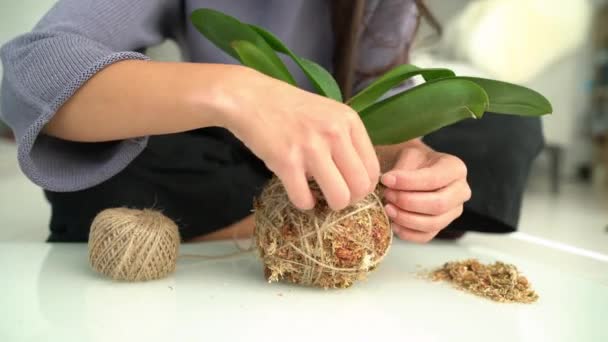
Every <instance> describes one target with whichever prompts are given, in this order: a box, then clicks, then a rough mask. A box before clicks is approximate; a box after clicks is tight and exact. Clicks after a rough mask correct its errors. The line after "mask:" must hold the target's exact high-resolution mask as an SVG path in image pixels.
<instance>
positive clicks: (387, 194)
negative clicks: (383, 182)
mask: <svg viewBox="0 0 608 342" xmlns="http://www.w3.org/2000/svg"><path fill="white" fill-rule="evenodd" d="M384 198H385V199H386V200H387V201H389V202H395V200H397V195H395V193H394V192H392V191H388V190H385V191H384Z"/></svg>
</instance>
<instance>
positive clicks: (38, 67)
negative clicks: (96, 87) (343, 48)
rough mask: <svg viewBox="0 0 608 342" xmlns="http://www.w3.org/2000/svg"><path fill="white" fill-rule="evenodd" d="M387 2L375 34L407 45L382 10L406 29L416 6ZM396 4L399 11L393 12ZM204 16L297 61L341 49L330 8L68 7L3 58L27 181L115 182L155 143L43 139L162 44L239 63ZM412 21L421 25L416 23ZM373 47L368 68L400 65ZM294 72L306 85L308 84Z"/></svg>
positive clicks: (201, 57)
mask: <svg viewBox="0 0 608 342" xmlns="http://www.w3.org/2000/svg"><path fill="white" fill-rule="evenodd" d="M379 3H381V2H380V1H378V0H370V1H369V2H368V6H369V9H368V11H369V14H370V15H368V16H367V18H366V20H367V21H368V22H369V24H371V25H372V26H376V27H382V26H384V25H390V26H391V27H390V29H389V30H387V31H389V33H390V32H395V34H399V35H400V38H402V37H401V35H402V34H403V30H404V29H403V27H399V26H398V25H394V24H395V23H394V22H392V23H391V22H390V20H386V18H383V16H382V14H383V13H382V11H380V10H378V8H382V7H384V12H385V13H386V14H390V16H391V18H393V20H400V21H401V22H403V20H404V17H403V16H397V17H396V16H395V15H394V13H395V10H397V11H398V12H400V13H402V14H403V15H406V16H410V17H412V18H411V19H413V16H415V15H416V12H415V6H414V5H413V1H409V0H406V1H403V0H397V1H385V2H382V5H381V6H379V5H378V4H379ZM391 3H394V4H396V5H394V6H388V7H387V6H385V4H388V5H390V4H391ZM395 6H396V7H395ZM200 7H211V8H215V9H218V10H221V11H224V12H226V13H229V14H232V15H234V16H236V17H238V18H240V19H241V20H243V21H247V22H252V23H255V24H257V25H261V26H264V27H267V28H268V29H270V30H271V31H273V32H275V33H277V34H278V35H279V37H280V38H281V39H284V40H285V41H286V43H287V44H288V45H289V46H291V47H293V49H294V50H295V51H296V53H298V54H301V55H303V56H305V57H307V58H310V59H312V60H315V61H317V62H318V63H320V64H321V65H324V66H326V67H328V66H329V65H330V59H331V54H332V45H333V42H332V35H331V27H330V17H329V4H328V1H327V0H290V1H284V0H248V1H225V0H183V1H179V0H60V1H58V3H57V4H56V5H55V6H54V7H53V8H52V9H51V10H50V11H49V12H48V13H47V14H46V15H45V16H44V17H43V18H42V19H41V21H40V22H39V23H38V24H37V25H36V26H35V28H34V29H33V30H32V32H29V33H26V34H24V35H22V36H19V37H17V38H15V39H14V40H12V41H10V42H8V43H7V44H6V45H5V46H3V47H2V50H1V51H0V52H1V58H2V63H3V66H4V71H5V72H4V76H3V80H2V94H1V98H2V104H1V105H2V107H1V110H0V112H1V113H2V115H3V120H4V121H5V122H7V123H8V124H9V126H10V127H11V128H12V129H13V131H14V133H15V136H16V138H17V142H18V145H19V147H18V158H19V164H20V166H21V169H22V170H23V172H24V173H25V174H26V175H27V176H28V177H29V178H30V179H31V180H32V181H33V182H35V183H36V184H38V185H40V186H41V187H43V188H45V189H48V190H53V191H75V190H80V189H85V188H88V187H92V186H94V185H96V184H99V183H101V182H103V181H104V180H107V179H108V178H110V177H112V176H113V175H115V174H117V173H118V172H120V171H121V170H122V169H124V168H125V167H126V166H127V165H128V164H129V163H130V162H131V161H132V160H133V159H135V157H137V155H138V154H139V153H140V152H141V151H142V150H143V149H144V148H145V146H146V143H147V137H140V138H136V139H129V140H124V141H117V142H111V143H76V142H68V141H64V140H60V139H56V138H53V137H49V136H46V135H44V134H40V131H41V129H42V127H44V125H45V124H46V123H47V122H48V121H49V120H50V119H51V118H52V117H53V115H54V114H55V112H56V111H57V110H58V108H60V107H61V106H62V105H63V103H65V102H66V101H67V100H68V99H69V98H70V97H71V96H72V95H73V94H74V93H75V92H76V90H78V88H79V87H81V86H82V85H83V84H84V83H85V82H86V81H87V80H88V79H89V78H91V77H92V76H93V75H94V74H95V73H97V72H99V71H100V70H101V69H103V68H104V67H106V66H108V65H110V64H112V63H115V62H117V61H121V60H128V59H139V60H147V59H148V57H147V56H146V55H145V54H143V52H144V51H145V49H146V48H147V47H149V46H151V45H155V44H158V43H160V42H162V41H163V40H164V39H175V40H176V41H177V42H178V45H179V46H180V48H181V50H182V53H183V55H184V59H186V60H188V61H195V62H207V63H234V61H233V60H231V59H230V58H229V57H227V56H225V55H224V54H223V53H222V52H221V51H220V50H218V49H217V48H215V47H214V46H212V45H210V43H208V42H207V41H206V40H205V39H204V38H203V37H202V36H201V35H200V34H199V33H198V32H197V31H195V29H194V28H193V26H192V25H191V24H190V23H189V21H188V16H189V14H190V13H191V12H192V11H193V10H194V9H196V8H200ZM372 14H373V15H372ZM394 18H397V19H394ZM373 21H375V22H376V24H374V23H373ZM408 22H411V23H412V25H413V23H414V22H415V21H414V20H410V21H408ZM412 25H406V26H405V30H406V31H407V30H410V31H413V30H412V29H411V26H412ZM387 27H388V26H387ZM408 27H410V28H408ZM395 28H397V29H395ZM387 39H389V40H390V39H391V37H390V36H388V37H387ZM392 39H393V40H394V41H399V40H398V39H395V38H392ZM405 41H406V43H407V39H406V40H405ZM368 45H369V44H366V43H365V40H364V41H363V44H362V46H363V48H364V49H366V50H365V51H363V53H362V55H363V56H366V54H367V55H368V57H367V58H366V59H365V60H366V61H367V63H368V64H369V67H370V68H374V67H376V66H377V64H379V65H382V63H384V62H385V61H387V60H390V59H392V58H393V57H392V55H391V53H386V51H383V49H384V50H386V49H387V48H386V47H379V48H378V50H377V51H375V52H376V53H374V54H371V55H370V54H369V50H370V49H369V46H368ZM389 50H390V51H388V52H391V51H392V50H394V51H395V53H399V52H400V51H401V50H402V49H401V46H400V45H399V44H396V45H392V46H390V49H389ZM289 66H290V67H291V68H292V71H293V72H294V74H296V78H298V79H299V81H302V75H301V74H300V73H298V71H297V70H295V68H294V67H293V65H289ZM201 81H204V80H201ZM132 86H133V87H137V84H133V85H132ZM83 115H86V113H83Z"/></svg>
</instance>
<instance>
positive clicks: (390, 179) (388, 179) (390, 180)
mask: <svg viewBox="0 0 608 342" xmlns="http://www.w3.org/2000/svg"><path fill="white" fill-rule="evenodd" d="M396 183H397V178H396V177H395V176H394V175H391V174H386V175H384V176H382V184H384V185H386V186H393V185H395V184H396Z"/></svg>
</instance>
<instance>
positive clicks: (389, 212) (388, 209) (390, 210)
mask: <svg viewBox="0 0 608 342" xmlns="http://www.w3.org/2000/svg"><path fill="white" fill-rule="evenodd" d="M384 210H386V215H388V217H390V218H395V217H396V216H397V210H395V208H393V206H392V205H387V206H385V207H384Z"/></svg>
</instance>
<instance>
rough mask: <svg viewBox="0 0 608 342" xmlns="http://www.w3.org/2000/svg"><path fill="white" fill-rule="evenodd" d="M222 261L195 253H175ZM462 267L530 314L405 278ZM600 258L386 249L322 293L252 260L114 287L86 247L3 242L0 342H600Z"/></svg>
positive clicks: (603, 325)
mask: <svg viewBox="0 0 608 342" xmlns="http://www.w3.org/2000/svg"><path fill="white" fill-rule="evenodd" d="M493 241H496V243H494V242H493ZM499 241H500V243H499ZM505 241H507V243H505ZM231 251H234V244H232V243H206V244H198V245H185V246H182V249H181V251H180V252H181V253H204V254H222V253H227V252H231ZM468 257H476V258H479V259H480V260H482V261H485V262H489V261H494V260H503V261H507V262H512V263H515V264H516V265H517V266H518V267H519V268H520V269H521V270H522V271H523V272H524V273H525V274H526V275H527V276H528V277H529V279H530V280H531V281H532V283H533V285H534V286H535V288H536V289H537V291H538V292H539V294H540V300H539V302H537V303H535V304H531V305H526V304H501V303H495V302H492V301H489V300H486V299H482V298H479V297H475V296H473V295H469V294H466V293H463V292H460V291H457V290H454V289H453V288H451V287H450V286H448V285H445V284H439V283H432V282H429V281H427V280H423V279H420V278H419V277H417V276H416V272H417V271H418V270H419V269H420V268H432V267H436V266H439V265H441V264H442V263H444V262H446V261H449V260H457V259H462V258H468ZM604 257H605V256H602V255H600V256H599V257H595V258H594V257H593V256H592V257H586V256H580V255H579V256H577V255H574V254H570V253H567V252H563V251H560V250H557V249H551V248H548V247H543V246H540V245H537V244H535V243H531V242H525V241H522V240H521V239H516V238H515V237H508V236H500V237H496V238H489V239H488V238H487V237H483V238H482V237H479V238H477V237H476V235H473V236H470V237H468V238H465V239H464V240H463V241H461V242H458V243H434V244H430V245H426V246H419V245H413V244H407V243H404V242H401V241H397V242H396V243H395V244H394V245H393V246H392V249H391V251H390V254H389V256H388V257H387V258H386V260H385V262H384V263H383V264H381V265H380V267H379V268H378V270H376V271H375V272H373V273H372V274H371V276H370V278H369V280H368V281H366V282H363V283H358V284H356V285H355V286H353V287H352V288H350V289H346V290H328V291H326V290H320V289H312V288H302V287H297V286H292V285H286V284H275V283H273V284H268V283H266V282H265V280H264V279H263V277H262V268H261V264H260V262H259V261H258V260H257V259H256V257H255V256H254V255H253V254H247V255H242V256H238V257H235V258H232V259H229V260H220V261H217V260H216V261H209V260H192V259H180V260H179V261H178V269H177V271H176V273H175V274H173V275H172V276H170V277H169V278H167V279H163V280H158V281H151V282H146V283H123V282H114V281H110V280H108V279H105V278H103V277H101V276H98V275H97V274H96V273H94V272H93V271H92V270H91V269H90V268H89V267H88V264H87V246H86V245H85V244H45V243H15V242H13V243H9V242H7V243H0V274H1V275H0V277H1V278H0V279H1V280H0V341H147V342H152V341H163V342H167V341H258V340H263V341H275V340H277V341H278V340H281V341H308V342H309V341H383V340H384V341H397V340H398V341H598V342H599V341H608V260H606V259H604Z"/></svg>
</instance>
